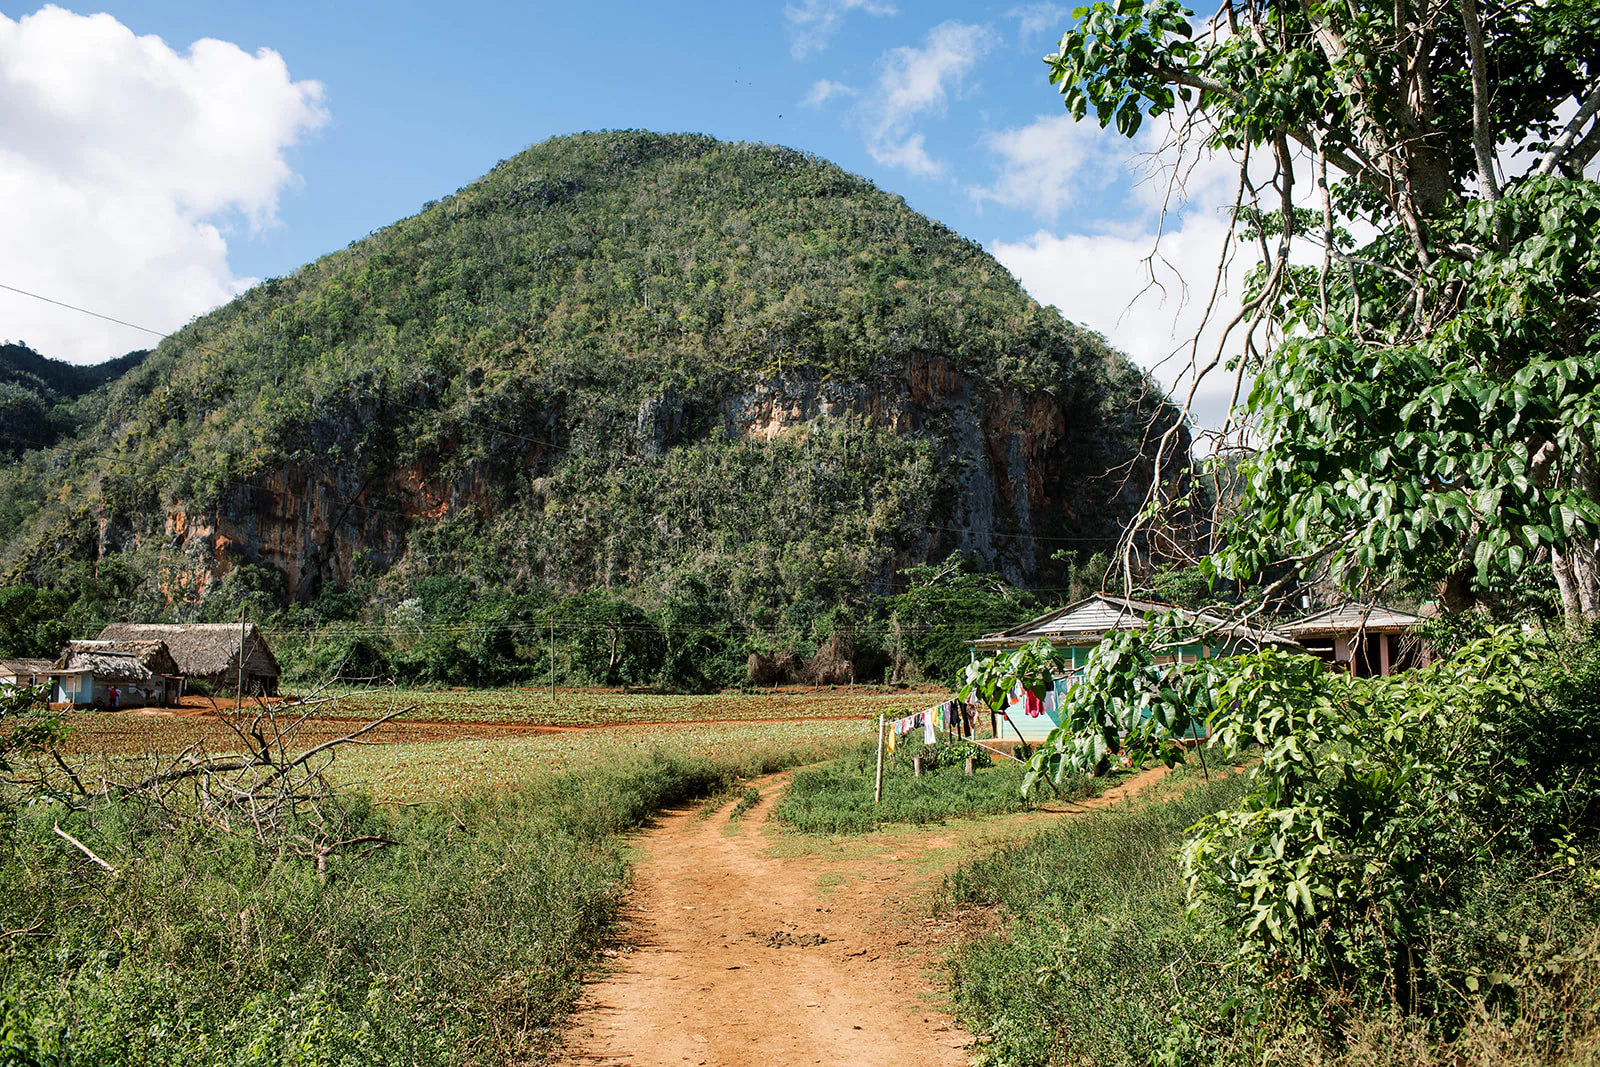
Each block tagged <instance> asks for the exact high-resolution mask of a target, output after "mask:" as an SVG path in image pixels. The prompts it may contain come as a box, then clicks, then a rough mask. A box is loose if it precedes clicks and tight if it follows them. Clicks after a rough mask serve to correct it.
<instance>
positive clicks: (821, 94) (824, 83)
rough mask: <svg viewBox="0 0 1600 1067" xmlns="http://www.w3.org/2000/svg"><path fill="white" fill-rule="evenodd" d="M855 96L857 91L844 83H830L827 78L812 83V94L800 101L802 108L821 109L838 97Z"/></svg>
mask: <svg viewBox="0 0 1600 1067" xmlns="http://www.w3.org/2000/svg"><path fill="white" fill-rule="evenodd" d="M855 95H856V91H855V90H854V89H852V88H850V86H848V85H845V84H844V83H843V82H836V81H829V80H828V79H827V78H823V79H821V80H820V81H816V82H813V83H812V85H811V92H809V93H807V94H806V98H805V99H804V100H802V101H800V106H801V107H821V106H822V105H823V104H826V103H827V102H828V101H829V100H832V99H833V98H834V97H836V96H855Z"/></svg>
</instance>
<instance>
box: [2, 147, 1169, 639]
mask: <svg viewBox="0 0 1600 1067" xmlns="http://www.w3.org/2000/svg"><path fill="white" fill-rule="evenodd" d="M1088 269H1093V268H1092V266H1090V267H1089V268H1088ZM1175 418H1176V415H1175V413H1174V411H1173V410H1172V408H1171V406H1170V405H1169V404H1167V402H1166V401H1165V399H1164V397H1163V396H1162V394H1161V392H1160V390H1159V389H1158V388H1157V387H1155V386H1154V385H1153V384H1152V382H1151V381H1150V380H1149V379H1148V378H1146V377H1145V376H1144V375H1143V374H1141V372H1139V371H1138V370H1137V369H1136V368H1135V367H1134V366H1132V365H1131V364H1130V363H1129V362H1128V361H1127V360H1126V359H1125V358H1124V357H1122V356H1121V355H1119V354H1118V353H1116V352H1114V351H1113V350H1111V349H1110V348H1109V347H1108V346H1107V345H1106V343H1105V342H1104V340H1103V339H1102V338H1101V337H1099V336H1098V335H1096V334H1093V333H1091V332H1088V331H1085V330H1083V329H1081V328H1080V327H1077V326H1075V325H1073V324H1071V323H1069V322H1066V321H1065V320H1063V319H1062V318H1061V316H1060V315H1059V314H1058V313H1057V312H1056V311H1055V310H1054V309H1050V308H1044V307H1041V306H1040V305H1039V304H1038V303H1037V302H1035V301H1034V300H1033V299H1031V298H1030V297H1028V296H1027V294H1026V293H1024V292H1023V291H1022V289H1021V287H1020V286H1019V285H1018V284H1017V282H1016V280H1015V279H1014V278H1012V277H1011V276H1010V275H1009V274H1008V273H1007V272H1006V271H1005V269H1004V268H1002V267H1001V266H1000V265H999V264H998V263H997V262H995V260H994V259H993V258H992V257H990V256H989V255H988V254H987V253H985V252H984V251H983V249H982V248H981V247H979V246H978V245H977V244H975V243H974V242H972V241H969V240H967V239H965V238H963V237H961V236H959V235H957V234H955V233H953V232H951V231H950V230H948V229H947V228H945V227H943V226H941V225H939V224H938V223H936V222H933V221H931V220H929V219H927V218H925V217H923V216H922V215H919V214H917V213H916V212H914V211H912V210H910V209H909V208H908V207H907V206H906V204H905V203H904V201H903V200H902V199H901V198H900V197H898V196H895V195H893V194H890V193H887V192H884V191H882V190H880V189H878V188H876V187H875V186H874V185H873V184H872V183H870V182H868V181H866V180H864V179H862V178H860V177H857V176H854V175H851V174H849V173H846V172H845V171H843V170H841V169H840V168H838V167H836V166H834V165H833V164H830V163H828V162H826V161H824V160H821V159H818V158H816V157H813V156H809V155H805V154H803V153H800V152H796V151H793V150H790V149H786V148H780V147H774V146H770V145H760V144H729V143H724V142H719V141H716V140H714V139H712V138H709V137H703V136H695V135H661V134H654V133H646V132H636V131H634V132H606V133H587V134H579V135H574V136H569V137H559V138H554V139H552V140H549V141H545V142H543V143H540V144H538V145H535V146H533V147H532V148H529V149H528V150H527V151H525V152H523V153H522V154H520V155H518V156H516V157H515V158H512V159H510V160H506V161H504V162H502V163H500V164H499V165H497V166H496V167H495V168H494V169H493V170H492V171H490V173H489V174H487V175H486V176H484V177H483V178H482V179H480V180H478V181H476V182H474V183H473V184H471V185H469V186H467V187H466V188H464V189H461V190H459V191H458V192H456V193H455V194H454V195H452V196H449V197H446V198H444V199H442V200H440V201H438V202H436V203H432V204H429V205H426V206H425V207H424V209H423V210H422V211H421V212H419V213H418V214H416V215H414V216H412V217H410V218H406V219H402V220H400V221H399V222H397V223H395V224H394V225H392V226H389V227H386V228H385V229H382V230H379V231H377V232H375V233H373V234H372V235H370V236H368V237H366V238H364V239H362V240H359V241H356V242H354V243H353V244H351V245H350V246H349V247H348V248H346V249H344V250H342V251H338V252H335V253H332V254H331V255H328V256H325V257H323V258H321V259H319V260H317V261H316V262H314V263H311V264H309V265H307V266H306V267H304V268H302V269H300V270H299V271H297V272H295V273H294V274H293V275H291V276H289V277H286V278H279V279H273V280H269V281H266V282H263V283H262V284H260V285H257V286H256V287H255V288H253V289H251V290H250V291H249V292H247V293H245V294H243V295H242V296H240V297H239V298H237V299H236V300H234V301H233V302H232V303H230V304H228V305H226V306H224V307H222V308H220V309H218V310H216V311H214V312H212V313H211V314H209V315H206V316H204V317H202V318H200V319H197V320H195V321H194V322H192V323H191V324H189V325H188V326H186V327H185V328H184V329H182V330H181V331H179V332H178V333H176V334H174V335H172V336H171V337H168V338H167V339H165V340H164V341H162V343H161V344H160V346H159V347H158V348H157V349H156V351H155V352H154V354H153V355H151V356H150V357H149V358H148V359H146V360H144V361H143V362H142V363H140V364H139V365H138V366H137V367H135V368H133V369H132V370H131V371H129V372H128V373H127V374H125V375H123V376H122V377H121V378H120V379H118V380H117V381H116V382H115V383H113V384H112V385H111V386H110V387H109V388H108V390H107V400H106V404H105V410H104V413H103V416H102V418H101V419H100V420H99V421H98V422H97V423H96V424H95V425H93V426H92V427H89V428H88V429H86V430H85V431H84V432H83V433H82V434H81V435H79V436H78V437H76V438H74V439H72V440H70V441H68V442H64V443H63V444H61V445H60V446H58V447H57V448H55V449H53V450H36V451H33V452H30V453H28V454H27V455H25V456H23V457H21V458H20V459H18V460H15V461H14V462H12V463H11V464H9V465H8V466H7V467H6V468H5V471H4V472H3V474H0V539H3V542H4V549H3V552H0V563H3V566H4V567H5V573H6V574H7V575H8V578H9V580H11V581H26V582H31V583H34V584H42V585H50V584H52V583H55V582H59V581H60V577H59V576H60V575H61V574H63V573H67V572H69V571H71V570H72V569H73V568H74V567H77V568H80V569H81V568H82V566H83V565H85V564H93V565H94V567H95V568H96V569H97V571H98V570H101V569H104V564H105V562H106V561H111V560H115V562H116V566H115V567H114V568H113V569H114V570H115V571H116V572H117V573H118V574H119V575H121V576H122V578H121V579H119V580H125V581H128V582H132V583H135V584H139V583H142V585H143V587H144V588H145V589H146V590H147V591H148V592H149V595H150V597H151V598H152V601H153V602H156V603H158V604H165V605H167V606H169V607H170V608H171V609H172V610H173V611H174V612H175V613H177V614H183V613H184V612H185V611H192V610H193V609H194V608H195V606H196V605H198V604H200V602H201V601H203V600H204V598H205V597H207V596H208V595H211V594H213V593H214V592H215V590H216V589H217V588H218V587H219V582H222V581H223V580H224V578H225V576H228V575H229V574H230V573H235V572H237V573H249V574H250V575H251V576H252V577H251V581H252V582H255V583H257V584H260V582H261V581H263V580H264V581H266V583H267V584H268V585H270V586H272V587H273V595H274V596H276V597H278V598H279V599H280V600H288V601H299V602H305V601H308V600H311V599H313V598H316V597H318V596H320V595H322V594H324V593H326V592H327V591H329V590H334V589H340V588H344V587H347V586H349V585H350V584H351V583H353V582H357V581H363V582H367V583H369V584H370V585H371V587H372V588H373V589H374V590H375V592H374V594H373V595H375V596H377V597H378V598H380V599H382V600H384V601H385V602H388V603H397V602H399V601H401V600H404V599H405V598H406V596H407V595H408V594H409V591H410V590H411V589H413V588H415V586H416V583H418V582H420V581H422V580H424V579H427V578H429V577H431V576H437V575H450V576H453V577H454V578H457V579H459V580H461V581H464V582H467V583H469V584H470V585H473V586H479V585H482V586H494V587H497V588H512V589H529V588H535V587H537V588H541V589H545V590H550V591H555V592H557V593H566V592H574V591H579V590H584V589H589V588H593V587H597V586H598V587H605V588H608V589H613V590H624V591H631V592H634V593H638V594H639V595H641V596H648V595H650V592H651V591H652V590H659V589H661V588H664V587H666V586H667V585H669V584H671V583H673V582H677V581H680V580H685V579H693V580H695V581H698V582H702V583H704V585H705V587H707V588H709V589H712V590H714V591H715V594H716V596H717V597H719V598H720V600H721V601H722V603H723V604H724V605H725V606H726V607H727V608H728V609H729V610H730V611H731V612H733V613H734V614H736V615H738V616H740V617H745V618H750V619H757V620H759V619H767V618H772V617H774V616H775V614H777V613H782V612H786V611H787V612H793V611H797V610H812V609H814V608H818V607H824V608H825V607H826V606H827V605H829V604H837V603H841V602H846V601H849V600H851V599H853V598H857V597H860V596H863V595H866V594H869V593H874V592H880V593H881V592H887V591H889V590H891V589H893V588H894V587H895V584H896V576H897V574H898V573H899V572H900V571H901V569H903V568H905V567H907V566H910V565H913V564H920V563H925V562H928V561H930V560H942V559H944V558H946V557H947V556H949V555H950V554H951V553H952V552H961V553H964V554H965V555H967V556H968V557H969V558H970V559H972V560H974V561H976V562H977V563H978V564H980V565H981V566H984V567H987V568H990V569H995V570H998V571H1000V572H1001V573H1002V574H1004V575H1006V576H1007V577H1009V578H1011V579H1012V580H1014V581H1016V582H1019V583H1041V582H1043V583H1048V582H1050V581H1051V580H1053V579H1052V576H1053V575H1056V574H1059V572H1060V568H1061V567H1062V566H1064V565H1065V564H1064V563H1062V562H1060V561H1053V560H1052V558H1051V557H1052V555H1053V554H1054V553H1056V552H1057V550H1059V549H1062V548H1067V549H1070V550H1074V551H1080V550H1081V551H1082V552H1085V553H1086V552H1088V551H1091V550H1093V549H1096V548H1104V547H1107V546H1109V545H1110V544H1111V543H1112V542H1113V541H1114V540H1115V538H1116V537H1117V535H1118V533H1119V531H1120V530H1121V529H1122V527H1123V525H1124V524H1125V522H1126V521H1127V519H1128V518H1129V516H1130V514H1131V512H1132V510H1133V509H1134V508H1135V506H1136V505H1137V503H1138V501H1139V499H1140V497H1141V495H1142V492H1143V489H1144V487H1145V486H1146V485H1147V484H1148V482H1149V479H1150V478H1151V477H1152V471H1151V463H1150V459H1149V456H1150V455H1151V454H1152V453H1153V447H1152V446H1150V445H1147V441H1148V440H1149V437H1148V436H1147V430H1148V428H1149V427H1150V426H1151V425H1152V424H1153V423H1154V424H1157V425H1170V424H1171V421H1172V420H1174V419H1175ZM1181 474H1182V472H1181V471H1178V470H1174V471H1169V472H1165V475H1164V476H1170V477H1178V476H1181ZM241 564H248V565H249V568H244V569H242V570H241V569H240V565H241ZM250 568H256V569H254V570H252V569H250ZM263 576H264V577H263Z"/></svg>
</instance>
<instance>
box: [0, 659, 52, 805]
mask: <svg viewBox="0 0 1600 1067" xmlns="http://www.w3.org/2000/svg"><path fill="white" fill-rule="evenodd" d="M49 697H50V694H49V691H48V690H47V689H46V688H45V687H44V686H18V687H12V686H0V729H3V731H4V732H3V733H0V772H3V773H7V774H9V773H10V772H11V765H12V761H13V760H15V759H19V758H21V757H23V756H31V755H35V754H38V753H41V752H44V751H46V750H47V749H49V747H50V746H51V745H53V744H54V743H55V742H57V741H59V740H61V738H62V737H63V736H64V735H65V733H66V727H65V725H64V723H63V719H62V716H61V715H58V714H56V713H55V712H52V711H51V710H50V703H49ZM5 800H6V798H5V797H4V796H0V804H3V803H4V802H5Z"/></svg>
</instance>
